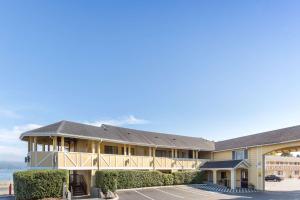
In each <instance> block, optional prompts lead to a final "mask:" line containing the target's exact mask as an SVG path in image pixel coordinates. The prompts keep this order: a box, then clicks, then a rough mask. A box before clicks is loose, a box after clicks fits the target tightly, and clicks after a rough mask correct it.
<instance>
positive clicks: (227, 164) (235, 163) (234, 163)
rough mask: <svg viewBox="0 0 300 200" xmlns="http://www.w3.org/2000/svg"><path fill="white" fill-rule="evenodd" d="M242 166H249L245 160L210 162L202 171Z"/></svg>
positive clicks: (203, 166) (202, 167)
mask: <svg viewBox="0 0 300 200" xmlns="http://www.w3.org/2000/svg"><path fill="white" fill-rule="evenodd" d="M240 164H245V165H246V166H247V165H248V164H247V163H246V162H245V161H244V160H225V161H208V162H206V163H204V165H202V166H201V167H200V169H229V168H236V167H237V166H239V165H240Z"/></svg>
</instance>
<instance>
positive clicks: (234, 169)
mask: <svg viewBox="0 0 300 200" xmlns="http://www.w3.org/2000/svg"><path fill="white" fill-rule="evenodd" d="M20 139H21V140H23V141H27V142H28V154H27V156H26V159H25V160H26V162H27V164H28V167H30V168H33V169H49V168H51V169H66V170H69V172H70V185H71V187H72V190H73V193H74V194H84V193H89V190H90V188H91V187H92V186H93V185H94V184H95V176H94V175H95V172H96V170H102V169H119V170H122V169H134V170H159V171H162V172H165V173H170V172H172V171H178V170H202V171H204V173H205V179H206V180H205V181H207V182H211V183H214V184H220V185H224V186H227V187H231V188H233V189H234V188H236V187H249V186H252V187H255V188H256V189H259V190H264V176H265V156H266V155H269V154H273V153H274V152H277V153H278V152H281V151H282V152H286V151H297V150H298V149H297V147H299V146H300V126H295V127H290V128H285V129H280V130H275V131H270V132H265V133H259V134H254V135H249V136H244V137H239V138H234V139H230V140H225V141H220V142H213V141H209V140H206V139H203V138H195V137H187V136H180V135H174V134H163V133H155V132H149V131H140V130H134V129H128V128H121V127H116V126H111V125H102V126H101V127H96V126H91V125H86V124H80V123H75V122H70V121H61V122H57V123H54V124H50V125H48V126H44V127H41V128H38V129H35V130H31V131H28V132H25V133H23V134H22V135H21V136H20ZM294 173H295V172H294Z"/></svg>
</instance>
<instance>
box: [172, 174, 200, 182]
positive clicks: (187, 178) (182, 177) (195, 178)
mask: <svg viewBox="0 0 300 200" xmlns="http://www.w3.org/2000/svg"><path fill="white" fill-rule="evenodd" d="M172 174H173V176H174V185H181V184H194V183H202V182H203V172H198V171H182V172H174V173H172Z"/></svg>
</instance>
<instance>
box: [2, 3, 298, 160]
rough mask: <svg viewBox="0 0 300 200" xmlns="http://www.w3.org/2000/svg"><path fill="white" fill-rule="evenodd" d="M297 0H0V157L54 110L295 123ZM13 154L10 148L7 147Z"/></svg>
mask: <svg viewBox="0 0 300 200" xmlns="http://www.w3.org/2000/svg"><path fill="white" fill-rule="evenodd" d="M299 10H300V2H299V1H290V0H289V1H276V0H274V1H268V0H265V1H237V0H236V1H234V0H232V1H174V0H170V1H167V0H166V1H58V0H57V1H54V0H53V1H6V2H5V1H1V2H0V27H1V28H0V152H1V153H0V160H21V161H23V157H24V155H25V153H26V151H25V150H24V149H26V144H25V143H22V142H20V141H18V139H17V137H18V135H19V134H20V132H22V131H25V130H28V129H30V128H34V127H38V126H40V125H46V124H49V123H53V122H56V121H59V120H62V119H66V120H71V121H77V122H84V123H90V124H96V125H98V124H100V123H102V122H105V123H112V124H116V125H120V126H125V127H131V128H137V129H144V130H152V131H160V132H168V133H177V134H182V135H190V136H198V137H204V138H207V139H212V140H222V139H228V138H232V137H236V136H242V135H248V134H252V133H257V132H261V131H267V130H271V129H277V128H281V127H286V126H292V125H298V124H300V103H299V102H300V95H299V91H300V57H299V55H300V37H299V35H300V26H299V24H300V12H299ZM12 155H13V156H12Z"/></svg>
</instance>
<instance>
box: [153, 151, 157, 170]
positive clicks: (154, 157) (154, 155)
mask: <svg viewBox="0 0 300 200" xmlns="http://www.w3.org/2000/svg"><path fill="white" fill-rule="evenodd" d="M152 149H153V152H152V156H153V170H155V151H156V147H153V148H152Z"/></svg>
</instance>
